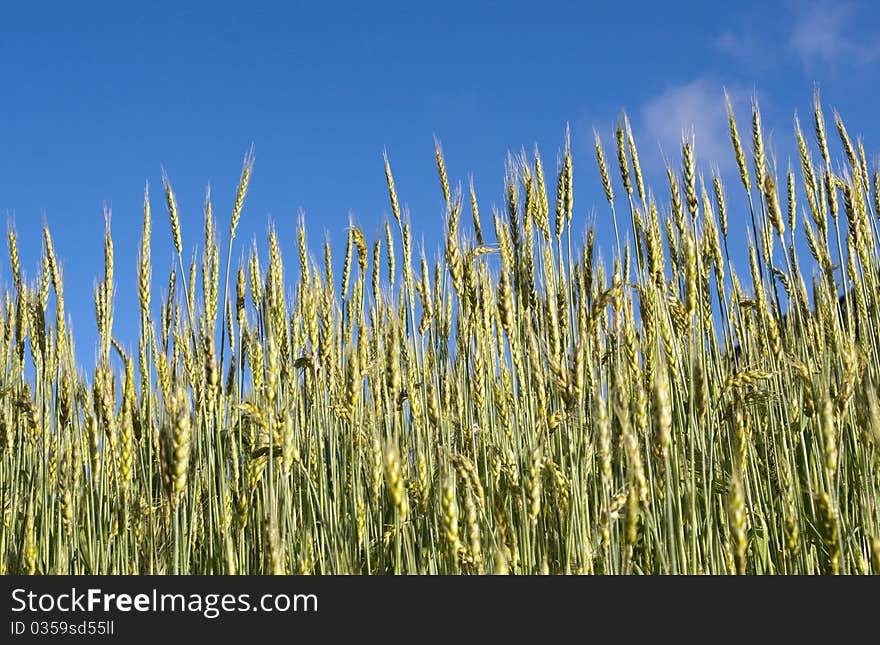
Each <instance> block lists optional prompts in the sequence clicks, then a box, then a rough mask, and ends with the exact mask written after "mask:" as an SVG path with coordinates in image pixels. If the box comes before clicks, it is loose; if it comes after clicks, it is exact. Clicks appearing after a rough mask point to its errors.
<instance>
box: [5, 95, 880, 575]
mask: <svg viewBox="0 0 880 645" xmlns="http://www.w3.org/2000/svg"><path fill="white" fill-rule="evenodd" d="M728 114H729V124H730V135H731V143H732V151H731V155H732V157H734V158H735V159H736V163H737V167H738V170H739V179H740V181H739V182H738V184H737V185H736V186H724V185H723V182H722V180H721V178H720V177H719V176H717V175H716V174H714V173H710V174H709V175H704V174H702V173H701V172H700V170H698V168H697V165H696V162H695V157H694V148H693V143H692V140H691V139H689V138H687V137H686V138H684V139H683V144H682V148H681V157H680V163H676V164H670V165H669V166H668V167H667V168H666V176H667V178H668V183H667V184H666V185H661V186H656V187H655V188H654V189H648V188H647V187H646V186H645V182H644V177H643V173H642V168H641V166H640V163H639V157H638V153H637V150H636V144H635V140H634V137H633V134H632V129H631V127H630V123H629V121H628V120H627V119H626V118H625V117H622V118H621V120H620V123H619V125H618V127H617V130H616V137H615V140H614V141H613V142H612V143H611V145H608V146H607V149H606V148H604V147H603V142H602V141H601V140H600V138H599V137H598V135H597V136H596V142H595V152H596V156H595V161H596V166H595V167H593V168H591V169H590V170H589V172H596V170H598V173H599V177H600V179H601V182H602V185H603V187H604V195H602V194H601V193H599V194H596V195H591V194H585V193H580V192H579V193H578V201H579V203H581V204H587V205H591V206H592V205H595V206H597V207H598V208H599V217H603V218H609V219H610V220H611V221H613V226H614V229H613V230H614V234H615V239H613V240H612V241H611V243H610V244H609V245H607V248H606V249H605V251H606V255H607V256H609V257H612V258H613V260H612V261H611V262H610V264H609V265H606V264H605V262H604V261H603V260H602V259H601V257H602V253H600V252H599V249H598V248H597V244H596V240H595V235H594V232H593V229H591V228H590V229H588V228H587V226H586V223H585V221H584V219H583V217H581V216H579V215H576V210H575V206H574V194H575V193H574V181H573V178H574V172H573V162H572V153H571V146H570V144H569V143H568V141H567V140H566V142H565V147H564V149H563V151H562V152H561V153H560V155H559V160H558V163H557V172H555V173H554V174H553V175H550V174H549V173H548V172H547V171H546V170H545V167H544V162H543V161H542V159H541V157H540V155H539V153H538V151H537V149H536V150H535V151H534V153H531V154H527V153H525V152H523V153H521V154H518V155H513V156H510V157H509V159H508V163H507V167H506V175H505V178H506V179H505V195H504V196H503V200H502V201H503V204H504V206H503V209H502V211H500V212H498V211H493V212H487V210H486V209H485V208H481V205H480V202H479V199H478V196H477V194H476V191H475V190H474V186H473V183H472V182H471V183H470V185H469V186H467V185H466V186H465V187H464V188H463V189H462V188H461V187H456V186H454V185H451V183H450V180H449V178H448V177H447V174H446V169H445V163H444V157H443V153H442V150H441V147H440V144H439V142H438V143H437V145H436V157H435V160H434V162H435V165H436V170H437V172H438V174H439V183H440V190H441V192H442V199H443V201H444V202H445V212H446V216H445V220H444V223H443V225H444V239H443V242H442V244H441V247H442V248H440V249H439V250H438V249H432V248H430V247H429V248H413V242H412V239H413V231H412V229H411V225H410V221H409V217H408V213H407V212H406V210H405V209H404V210H403V212H402V210H401V206H400V203H401V202H400V201H399V199H398V195H397V190H396V188H395V184H394V179H393V174H392V166H391V163H390V161H389V158H388V156H386V157H385V175H386V179H387V185H388V194H389V200H390V204H389V206H390V212H391V214H392V216H393V218H389V219H388V220H387V221H386V222H385V223H384V235H380V236H379V238H378V239H375V240H368V239H367V238H366V237H365V235H364V233H363V231H362V230H361V229H360V228H358V227H357V226H356V225H354V224H352V225H351V226H350V227H349V229H348V235H347V239H346V240H345V244H344V247H343V246H339V247H331V243H330V242H329V241H328V242H327V243H326V245H325V247H324V249H323V252H322V253H319V254H318V256H317V259H316V257H313V255H311V253H310V250H309V248H307V243H306V239H307V235H306V231H305V225H304V223H303V222H302V221H301V222H300V226H299V231H298V236H297V240H296V252H295V253H291V254H290V256H289V257H295V258H296V260H294V261H292V262H289V263H288V264H287V265H285V261H284V260H283V259H282V255H283V254H282V246H283V244H282V241H281V240H279V239H278V238H277V236H276V234H275V232H274V230H270V232H269V234H268V257H260V256H259V253H258V251H257V246H256V244H254V245H253V248H252V249H251V250H249V251H248V248H247V245H246V244H245V245H241V243H240V241H237V240H236V230H237V227H238V225H239V221H240V218H241V215H242V207H243V203H244V200H245V197H246V193H247V189H248V183H249V180H250V177H251V173H252V170H253V168H254V159H253V155H252V154H249V155H248V156H246V158H245V161H244V165H243V170H242V174H241V180H240V184H239V187H238V191H237V195H236V198H235V202H234V204H233V205H232V209H231V217H230V219H229V226H228V228H227V227H226V226H225V225H224V226H223V227H221V226H220V225H219V224H218V221H219V220H218V219H217V218H216V217H215V215H214V213H213V207H212V205H211V203H210V201H207V202H206V204H205V213H204V214H205V217H204V238H203V240H200V242H201V244H200V246H201V247H202V251H201V253H200V257H197V258H196V259H195V260H193V261H192V262H191V263H189V265H188V266H187V265H186V264H185V263H184V257H185V255H186V254H187V253H188V250H187V246H189V245H185V241H184V240H183V239H182V234H181V226H180V213H179V212H178V207H177V202H176V198H175V193H174V190H173V188H172V186H171V183H170V180H169V179H168V178H167V177H166V176H165V175H164V174H163V186H162V189H163V190H162V193H163V194H162V196H161V197H162V199H161V201H162V202H163V208H162V209H163V215H162V218H161V220H162V225H163V230H164V229H165V227H166V226H167V223H168V222H170V230H171V243H172V244H173V245H174V251H175V254H176V266H175V269H174V270H173V271H172V272H171V273H170V275H167V276H165V275H154V273H153V267H152V264H151V259H150V253H151V244H152V241H153V233H154V228H155V227H156V225H157V223H156V221H154V220H155V219H158V218H156V214H155V213H154V212H153V210H152V208H153V206H152V204H151V195H150V194H149V191H148V192H147V193H146V194H145V197H144V213H143V233H142V242H141V247H140V250H139V261H138V262H139V264H138V266H139V268H138V271H137V275H132V276H128V275H126V276H120V277H119V278H118V282H119V283H120V284H126V285H130V284H131V283H132V281H134V282H136V284H137V289H138V293H139V298H140V324H139V335H138V337H137V338H136V339H120V338H117V337H115V336H114V333H113V321H114V302H113V300H114V298H113V292H114V288H115V286H116V284H117V277H116V276H115V275H114V268H115V267H114V247H113V241H112V235H111V231H110V224H109V219H108V224H107V233H106V236H105V244H104V248H105V274H104V276H103V278H102V279H101V281H100V282H99V283H98V284H97V286H96V287H95V289H94V294H93V295H94V303H95V314H96V321H97V326H98V331H99V341H98V346H99V349H98V352H97V361H96V364H95V365H94V366H92V367H88V368H83V367H81V366H78V365H77V364H76V361H75V355H76V354H75V350H74V339H73V337H72V334H71V333H70V331H69V328H70V326H71V325H70V321H69V320H68V318H67V317H66V313H65V308H64V303H65V292H64V287H63V283H62V263H61V261H60V259H59V258H56V255H55V251H54V249H53V240H52V236H51V233H50V231H49V229H48V228H46V227H44V230H43V241H42V249H43V250H42V255H41V261H40V264H39V265H38V266H37V267H36V271H35V272H34V274H35V275H37V278H36V280H34V281H33V282H30V283H29V282H26V281H25V280H23V278H22V275H23V269H22V267H21V259H20V257H19V252H18V242H17V237H16V232H15V230H14V229H13V228H10V230H9V233H8V242H9V256H10V257H9V259H10V264H11V267H12V274H11V275H12V279H13V280H12V281H13V284H12V285H6V291H5V297H4V300H3V303H2V305H3V306H2V311H0V313H2V315H0V364H2V380H0V501H2V507H0V508H2V525H0V574H59V573H61V574H67V573H76V574H108V573H113V574H123V573H124V574H129V573H130V574H190V573H199V574H236V573H241V574H335V573H352V574H491V573H509V574H540V573H549V574H684V573H686V574H860V573H880V505H878V502H880V495H878V490H880V389H878V388H880V332H878V331H877V330H878V329H880V327H878V323H880V252H878V251H880V246H878V244H880V231H878V215H880V174H878V172H877V171H876V170H875V171H873V174H872V171H870V170H869V168H868V164H867V161H866V154H865V150H864V146H863V144H862V142H861V140H855V141H854V140H853V139H852V138H851V137H850V135H849V134H848V133H847V130H846V128H845V126H844V124H843V122H842V121H841V120H840V119H839V118H838V117H837V116H836V114H835V115H834V117H833V119H828V120H827V123H826V117H825V116H824V115H823V112H822V107H821V101H820V100H819V97H818V95H817V96H816V100H815V105H814V114H813V115H811V118H810V123H809V124H808V125H806V124H805V125H804V126H803V128H802V126H801V123H800V122H799V121H798V120H797V118H796V119H795V134H796V136H797V142H798V152H799V158H795V159H793V160H792V164H791V166H790V168H791V167H793V168H795V169H797V170H792V169H789V170H787V171H786V170H781V171H780V170H779V169H778V168H777V164H776V163H775V162H774V161H773V153H772V151H770V150H767V149H766V148H765V139H764V135H763V127H762V123H761V116H760V110H759V107H758V105H757V104H756V103H753V106H752V114H751V119H750V124H749V127H748V128H743V129H742V130H740V129H739V126H738V125H737V121H736V118H735V115H734V113H733V110H732V108H731V106H730V103H728ZM826 128H827V129H826ZM803 130H806V131H807V134H806V135H805V134H804V132H803ZM814 150H815V151H817V152H815V157H814V152H813V151H814ZM615 166H616V168H615ZM581 172H587V171H586V170H584V171H581ZM612 175H613V178H612ZM548 184H549V185H548ZM727 191H730V192H731V195H734V193H733V191H737V193H736V195H735V198H734V197H731V199H730V204H728V201H727V199H728V198H727V197H726V195H727ZM739 191H742V192H741V193H740V192H739ZM661 195H662V198H661ZM154 197H155V196H154ZM734 204H736V206H734ZM731 221H733V222H734V226H736V227H737V228H738V229H739V230H742V229H743V228H744V223H746V222H747V223H748V225H749V227H750V228H751V230H752V231H756V232H757V234H756V235H755V238H756V241H755V242H753V243H749V246H748V263H749V266H748V273H745V272H744V270H743V267H739V270H740V273H738V272H737V268H736V267H735V266H734V262H732V261H731V257H730V254H729V253H728V233H729V223H730V222H731ZM803 241H806V243H807V244H806V247H803ZM292 242H293V241H291V247H293V243H292ZM801 247H803V248H808V250H809V254H807V253H805V252H801V253H799V252H798V249H799V248H801ZM242 249H244V250H245V252H246V253H247V255H246V259H245V260H244V261H243V262H241V263H240V265H239V266H234V265H233V263H232V258H233V256H235V255H237V254H238V253H240V252H241V251H242ZM801 250H803V249H801ZM432 258H436V260H434V259H432ZM339 260H341V265H342V270H341V274H339V271H338V267H339V263H338V261H339ZM334 267H336V268H337V274H334ZM290 276H294V277H295V280H291V279H290ZM158 291H161V292H162V293H163V294H165V297H164V298H161V299H160V298H159V297H157V296H156V293H157V292H158ZM53 309H54V311H52V310H53ZM128 344H130V346H132V347H134V346H136V348H137V350H136V351H137V354H136V355H134V351H133V350H129V351H127V350H126V349H125V347H126V346H127V345H128Z"/></svg>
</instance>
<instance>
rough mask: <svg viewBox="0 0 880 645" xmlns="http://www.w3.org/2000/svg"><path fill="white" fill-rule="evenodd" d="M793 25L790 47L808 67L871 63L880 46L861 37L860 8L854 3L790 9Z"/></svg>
mask: <svg viewBox="0 0 880 645" xmlns="http://www.w3.org/2000/svg"><path fill="white" fill-rule="evenodd" d="M790 7H791V13H792V17H793V20H794V22H793V25H792V28H791V32H790V35H789V38H788V46H789V48H790V49H791V51H793V52H794V53H795V54H796V55H797V56H798V57H799V58H800V59H801V62H802V63H803V65H804V66H805V67H812V66H813V65H831V66H838V65H846V64H852V63H858V64H865V63H870V62H872V61H874V60H876V59H877V58H878V56H880V44H878V42H877V39H876V38H875V37H873V34H872V35H871V37H866V34H864V33H859V30H858V26H859V23H858V18H859V13H858V9H857V7H856V6H855V5H854V4H852V3H843V2H831V1H829V0H817V1H815V2H796V3H792V4H791V5H790Z"/></svg>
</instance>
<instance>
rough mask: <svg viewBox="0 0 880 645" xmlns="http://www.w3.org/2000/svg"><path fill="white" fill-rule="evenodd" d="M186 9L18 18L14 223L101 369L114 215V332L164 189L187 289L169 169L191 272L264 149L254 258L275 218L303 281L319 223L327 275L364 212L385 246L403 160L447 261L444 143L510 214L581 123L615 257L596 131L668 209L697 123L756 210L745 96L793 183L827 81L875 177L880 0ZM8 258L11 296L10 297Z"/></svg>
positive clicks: (423, 233)
mask: <svg viewBox="0 0 880 645" xmlns="http://www.w3.org/2000/svg"><path fill="white" fill-rule="evenodd" d="M183 4H184V3H177V2H174V3H164V2H149V3H120V2H112V3H110V2H100V3H99V2H92V3H73V2H70V3H60V2H59V3H46V4H44V5H41V6H37V5H36V4H34V3H15V4H13V3H8V2H7V3H3V4H2V5H0V79H2V85H0V88H2V94H0V215H5V217H6V219H7V220H8V221H10V222H11V221H14V223H15V226H16V228H17V230H18V235H19V240H20V247H21V252H22V261H23V265H24V267H25V270H26V272H27V275H28V277H29V278H30V279H33V278H35V277H36V275H37V273H38V266H39V253H40V246H41V237H40V227H41V225H42V222H43V219H44V218H45V221H47V222H48V224H49V226H50V228H51V231H52V233H53V236H54V241H55V246H56V252H57V254H58V256H59V258H60V260H61V263H62V265H63V269H64V278H65V286H66V299H67V307H68V311H69V315H70V317H71V318H72V323H73V327H74V331H75V334H76V341H77V344H78V354H79V356H80V358H81V362H82V363H83V367H89V366H90V365H91V364H92V361H93V359H94V353H95V342H96V326H95V318H94V305H93V301H92V287H93V284H94V282H95V281H96V280H98V279H100V277H101V276H102V273H103V256H102V237H103V228H104V218H103V214H102V209H103V205H104V204H105V203H106V204H107V205H108V206H110V207H111V208H112V212H113V217H112V230H113V238H114V242H115V249H116V258H117V266H116V284H117V300H116V321H115V326H114V333H115V335H116V336H117V337H118V338H120V340H121V341H122V342H123V345H125V346H128V347H131V346H132V345H133V344H134V343H135V340H136V337H137V336H136V328H137V327H136V325H137V291H136V281H135V276H136V262H137V250H138V240H139V236H140V229H141V217H142V200H143V189H144V185H145V183H146V182H148V181H149V183H150V187H151V191H152V195H153V199H152V205H153V219H154V233H153V240H154V242H153V262H154V275H153V279H154V287H155V288H156V294H157V295H158V293H159V292H160V291H161V290H164V284H165V282H166V280H167V271H168V269H169V268H170V265H171V248H172V246H171V238H170V234H169V228H168V219H167V210H166V208H165V205H164V200H163V196H162V194H161V182H160V167H161V165H164V167H165V168H166V169H167V171H168V175H169V177H170V179H171V182H172V185H173V186H174V188H175V191H176V192H177V196H178V201H179V205H180V208H181V213H182V217H183V220H182V227H183V235H184V246H185V248H186V250H187V251H186V253H185V260H186V259H188V257H189V254H190V253H191V252H192V250H193V249H195V248H196V247H197V246H198V247H201V245H202V235H203V219H202V204H203V199H204V191H205V187H206V185H207V184H208V183H209V182H210V184H211V187H212V192H213V200H214V210H215V214H216V216H217V219H218V229H219V230H220V232H221V233H223V235H224V236H225V235H226V231H227V230H228V218H229V212H230V210H231V205H232V200H233V196H234V192H235V188H236V184H237V181H238V177H239V174H240V171H241V160H242V157H243V155H244V153H245V152H246V151H247V149H248V148H249V146H250V145H251V143H252V142H253V144H254V145H255V150H256V167H255V170H254V175H253V180H252V183H251V189H250V192H249V195H248V199H247V201H246V205H245V211H244V214H243V219H242V223H241V227H240V229H239V235H238V239H237V240H236V250H235V254H234V256H235V258H238V257H239V255H240V254H241V252H242V251H243V250H245V249H247V248H248V246H249V244H250V241H251V240H252V239H253V237H254V236H255V235H256V236H257V238H258V240H259V243H260V245H261V247H262V248H265V233H266V229H267V225H268V223H269V222H270V221H272V222H274V223H275V224H276V226H277V229H278V232H279V236H280V239H281V242H282V245H283V246H282V250H283V252H284V254H285V259H286V264H287V267H288V270H289V275H288V278H289V279H291V278H294V279H295V277H296V276H295V274H294V275H292V276H291V275H290V274H291V273H293V272H294V270H295V267H296V266H297V261H296V254H295V248H296V238H295V223H296V213H297V211H298V209H299V208H302V209H304V211H305V214H306V224H307V227H308V229H309V239H310V246H311V248H312V250H313V252H314V253H315V255H316V256H320V252H321V249H320V243H321V242H322V241H323V237H324V234H325V232H326V233H328V234H329V235H330V237H331V240H332V241H333V243H334V249H335V250H336V251H337V253H341V252H342V251H343V249H344V239H345V227H346V225H347V222H348V217H349V213H350V212H352V213H353V214H354V217H355V219H356V221H357V222H359V223H360V225H361V226H362V227H363V228H364V229H365V231H366V232H367V234H368V236H372V235H374V234H378V233H379V231H380V227H381V223H382V221H383V218H384V217H386V216H387V215H388V213H389V210H390V209H389V206H388V198H387V189H386V186H385V179H384V174H383V166H382V150H383V148H387V150H388V153H389V155H390V157H391V162H392V167H393V171H394V174H395V178H396V182H397V187H398V192H399V195H400V199H401V202H402V203H405V204H407V205H408V206H409V208H410V211H411V216H412V221H413V228H414V232H415V237H416V240H417V241H418V240H421V239H424V240H425V242H426V243H427V244H428V247H429V251H430V252H429V256H430V255H431V254H432V252H433V251H434V249H436V247H437V245H438V242H439V239H440V231H441V223H442V215H443V203H442V198H441V193H440V189H439V186H438V183H437V178H436V170H435V167H434V161H433V136H434V135H435V134H436V135H437V136H438V137H439V138H440V140H441V141H442V144H443V148H444V151H445V154H446V159H447V164H448V170H449V175H450V179H451V181H452V183H453V185H455V184H457V183H459V182H461V183H462V184H463V185H465V186H466V182H467V177H468V174H473V176H474V179H475V183H476V186H477V190H478V195H479V197H480V200H481V204H482V210H483V212H484V213H485V214H486V217H488V215H489V213H490V212H491V205H492V204H493V203H494V204H496V205H499V206H500V205H501V204H503V191H502V185H503V184H502V182H503V174H504V161H505V157H506V155H507V152H508V151H513V152H517V151H519V150H520V149H521V148H522V147H525V148H526V149H527V150H529V151H531V149H532V148H533V146H534V145H535V144H538V145H539V147H540V149H541V152H542V154H543V157H544V160H545V167H546V168H547V171H548V174H549V175H551V176H552V175H553V174H554V173H555V166H556V156H557V154H558V152H559V150H560V148H561V146H562V145H563V140H564V132H565V127H566V124H570V126H571V129H572V145H573V150H574V155H575V191H576V193H575V212H576V217H575V227H576V230H577V229H584V228H586V226H587V224H588V223H589V222H591V221H595V222H596V224H597V228H598V233H599V245H600V247H601V248H603V249H605V255H606V258H607V257H608V256H609V255H610V253H609V251H610V249H611V247H612V245H613V238H612V237H611V236H610V231H611V228H610V224H609V221H608V218H609V213H608V210H607V205H606V204H605V202H604V197H603V195H602V193H601V188H600V184H599V181H598V175H597V173H596V167H595V160H594V156H593V149H592V136H593V135H592V132H593V128H594V127H595V128H596V129H597V130H598V131H599V132H600V134H601V135H602V137H603V139H604V140H605V142H606V145H608V146H609V148H608V153H609V156H610V158H611V160H613V152H612V148H611V145H612V143H613V136H612V133H613V128H614V125H615V123H616V121H617V118H618V117H619V115H620V113H621V111H622V110H623V109H625V110H626V111H627V113H628V114H629V116H630V118H631V120H632V122H633V127H634V129H635V131H636V136H637V141H638V143H639V146H640V152H641V155H642V159H643V165H644V166H645V171H646V175H647V176H648V178H649V180H650V183H651V184H652V186H653V187H654V190H655V193H656V194H657V195H658V196H659V197H661V198H663V199H665V198H666V195H667V193H666V185H665V178H664V175H663V172H662V171H663V167H662V158H663V157H662V155H663V154H665V155H666V156H668V157H670V158H672V159H673V160H674V161H676V162H677V161H678V156H679V153H678V143H679V141H680V136H681V132H682V129H683V128H686V127H691V126H692V127H693V128H694V132H695V136H696V149H697V155H698V161H699V162H700V165H701V169H702V171H703V172H705V173H706V174H707V175H708V171H709V169H710V165H709V164H710V162H712V163H714V164H716V165H717V166H718V167H719V168H720V170H721V172H722V173H723V174H724V176H725V177H727V178H728V186H727V189H728V192H729V193H732V194H737V193H738V191H741V188H740V187H739V185H738V180H736V174H735V166H734V161H733V155H732V152H731V151H730V146H729V143H728V138H727V131H726V121H725V118H724V104H723V94H722V88H723V87H726V88H727V89H728V91H729V92H730V94H731V96H732V98H733V99H734V102H735V104H736V107H737V111H738V115H739V117H740V124H741V128H742V129H743V131H744V133H748V128H749V124H748V110H749V102H750V99H751V97H752V96H754V95H755V94H757V96H758V99H759V101H760V105H761V108H762V112H763V115H764V124H765V133H766V135H767V136H768V137H769V139H770V141H771V147H772V149H773V150H775V152H776V156H777V161H778V164H779V167H780V169H781V170H784V169H785V168H786V167H787V165H788V159H789V156H790V155H792V154H793V152H794V149H793V147H792V140H793V135H792V117H793V115H794V112H795V110H798V111H799V112H800V114H801V115H802V117H803V120H804V122H805V124H806V125H807V127H808V128H809V126H810V123H811V121H810V118H809V115H810V105H811V101H812V95H813V89H814V84H815V83H818V84H819V86H820V87H821V91H822V98H823V101H824V104H825V106H826V111H827V114H828V116H830V115H831V109H832V108H834V107H836V108H837V109H839V111H840V112H841V114H842V115H843V117H844V119H845V120H846V122H847V124H848V127H849V130H850V134H851V135H853V136H855V135H857V134H864V135H865V139H866V148H867V151H868V154H869V158H870V163H871V165H872V166H873V165H875V164H876V151H877V150H878V147H877V145H878V141H880V132H878V127H877V124H876V121H875V114H876V93H877V90H876V88H877V81H878V70H880V67H878V63H880V39H878V36H880V25H878V21H877V18H878V13H880V11H878V9H877V8H876V5H874V4H872V3H868V2H852V3H840V2H791V3H787V2H782V3H777V2H771V3H767V2H742V3H737V5H736V7H735V8H729V7H727V6H724V5H717V4H716V3H702V2H688V3H654V2H644V3H640V2H626V3H584V2H571V3H554V2H543V3H537V4H536V3H534V2H531V3H520V2H499V3H490V2H484V3H477V4H476V5H472V4H471V3H457V2H450V1H447V2H444V3H411V2H401V3H390V2H389V3H351V4H348V3H338V4H334V5H332V6H331V5H330V4H329V3H303V2H298V3H297V2H260V3H255V5H254V6H248V5H247V4H243V3H240V2H239V3H227V2H210V3H208V2H206V3H188V4H186V6H185V7H184V6H183ZM829 125H831V124H829ZM746 136H747V135H746ZM835 156H839V148H835ZM792 159H793V161H794V163H795V167H797V160H796V157H793V158H792ZM731 171H734V172H733V174H731ZM615 181H619V180H618V179H617V177H616V176H615ZM731 221H732V225H731V228H732V231H733V232H732V238H731V242H732V244H733V245H734V248H735V249H739V250H738V251H737V258H738V259H739V260H740V266H741V267H742V268H743V269H744V270H745V269H746V267H747V263H746V262H744V261H743V259H744V256H743V254H742V251H741V249H742V245H739V246H738V245H737V243H736V241H735V240H734V239H733V235H737V236H741V235H743V234H744V231H745V221H746V218H745V217H744V213H743V212H742V211H741V210H737V209H735V210H734V212H733V213H732V214H731ZM740 224H742V225H740ZM484 226H485V227H486V228H487V229H490V225H489V220H488V219H484ZM224 249H225V238H224ZM3 257H4V259H3V261H2V263H0V282H2V283H3V284H5V285H6V286H7V287H9V288H11V276H10V272H9V268H8V258H7V257H6V254H5V253H4V254H3ZM156 301H158V297H156V296H154V302H156Z"/></svg>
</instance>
